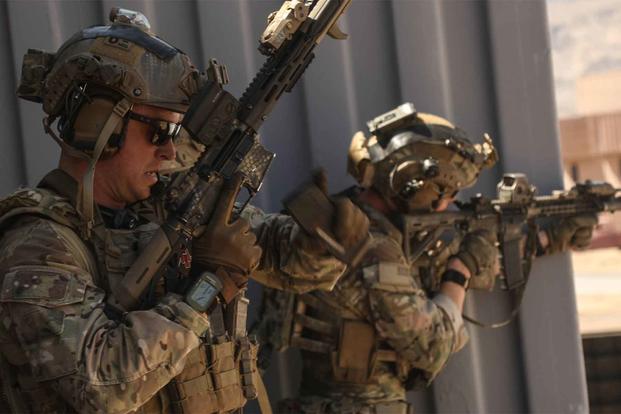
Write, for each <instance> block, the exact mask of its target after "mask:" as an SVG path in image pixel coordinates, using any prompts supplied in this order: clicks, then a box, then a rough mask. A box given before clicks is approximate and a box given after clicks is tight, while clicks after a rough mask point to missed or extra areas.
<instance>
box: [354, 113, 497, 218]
mask: <svg viewBox="0 0 621 414" xmlns="http://www.w3.org/2000/svg"><path fill="white" fill-rule="evenodd" d="M367 126H368V128H369V132H370V134H371V136H370V137H368V138H367V137H365V135H364V133H363V132H362V131H359V132H357V133H356V134H355V135H354V136H353V138H352V141H351V145H350V149H349V159H348V172H349V173H350V174H351V175H352V176H353V177H354V178H356V180H357V181H358V182H359V183H360V185H361V186H362V187H365V188H370V187H372V188H374V189H375V190H376V191H378V192H379V193H380V194H381V195H382V196H383V197H384V198H386V199H389V200H393V201H395V202H397V205H398V207H399V208H400V209H401V210H405V211H406V212H415V211H430V210H433V209H434V208H435V206H436V203H437V202H438V201H439V200H441V199H442V198H444V197H453V196H454V195H455V194H456V193H457V192H458V191H459V190H461V189H463V188H467V187H470V186H472V185H474V183H475V182H476V180H477V178H478V176H479V173H480V172H481V170H483V169H484V168H491V167H492V166H493V165H494V164H495V163H496V161H497V157H498V156H497V152H496V149H495V148H494V146H493V144H492V141H491V138H490V137H489V136H488V135H487V134H485V135H484V138H483V142H482V143H480V144H473V143H472V142H471V141H470V139H469V138H468V136H467V134H466V133H465V131H463V130H462V129H460V128H457V127H456V126H455V125H453V124H452V123H450V122H449V121H447V120H446V119H444V118H442V117H439V116H436V115H432V114H426V113H421V112H417V111H416V109H415V108H414V105H413V104H411V103H404V104H402V105H400V106H398V107H397V108H395V109H393V110H391V111H389V112H387V113H385V114H383V115H380V116H378V117H376V118H374V119H372V120H370V121H369V122H367Z"/></svg>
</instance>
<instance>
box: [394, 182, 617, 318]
mask: <svg viewBox="0 0 621 414" xmlns="http://www.w3.org/2000/svg"><path fill="white" fill-rule="evenodd" d="M535 193H536V188H535V187H534V186H532V185H530V184H529V182H528V179H527V177H526V176H525V175H524V174H505V175H504V176H503V178H502V180H501V181H500V183H499V184H498V199H496V200H490V199H488V198H485V197H483V196H481V195H477V196H476V197H473V198H472V199H471V200H470V201H469V202H465V203H456V204H457V206H458V207H459V210H458V211H443V212H434V213H428V214H420V215H415V216H414V215H408V216H404V217H403V225H404V230H405V234H406V235H408V236H406V246H405V248H406V251H408V252H410V251H411V253H410V260H412V261H414V260H416V259H417V258H418V257H420V255H421V254H422V253H423V252H425V251H426V250H427V249H428V248H429V247H430V246H431V244H432V243H433V242H435V241H436V240H437V239H438V237H440V235H441V234H442V233H443V232H444V231H445V230H447V229H448V228H457V229H460V230H462V231H463V232H465V233H467V232H470V231H473V230H476V229H487V230H490V231H492V232H494V233H496V235H497V237H498V242H499V249H500V252H501V256H502V260H501V266H502V273H503V280H504V288H505V289H507V290H509V291H512V292H514V293H516V295H517V296H518V306H519V301H520V300H521V295H522V293H523V290H524V287H525V285H526V282H527V280H528V274H529V272H530V267H531V266H530V265H531V261H532V258H533V256H534V254H535V252H536V240H537V239H536V237H537V233H538V228H539V226H538V223H537V219H545V218H562V217H569V216H574V215H578V214H589V213H592V214H595V213H601V212H611V213H612V212H615V211H617V210H620V209H621V190H619V189H615V188H614V187H612V185H610V184H608V183H605V182H592V181H587V182H586V183H583V184H577V185H576V186H575V187H573V188H572V189H571V190H569V191H559V192H554V193H553V194H552V195H547V196H535ZM414 234H417V235H418V236H419V241H418V242H416V243H415V245H414V246H412V247H411V246H410V244H411V243H412V240H411V238H412V237H411V235H414ZM516 311H517V307H516V308H515V309H514V310H513V314H512V316H513V315H515V313H516ZM468 320H470V321H471V322H474V323H477V324H479V325H483V324H481V323H478V322H477V321H473V320H471V318H468ZM508 321H510V319H509V320H507V321H505V322H508ZM504 324H505V323H504V322H503V323H500V324H492V325H490V326H492V327H498V326H503V325H504Z"/></svg>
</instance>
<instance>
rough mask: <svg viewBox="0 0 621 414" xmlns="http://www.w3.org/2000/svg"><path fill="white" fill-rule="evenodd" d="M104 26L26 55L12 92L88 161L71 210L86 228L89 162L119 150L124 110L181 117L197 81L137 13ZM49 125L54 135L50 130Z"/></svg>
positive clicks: (116, 12) (116, 14) (119, 12)
mask: <svg viewBox="0 0 621 414" xmlns="http://www.w3.org/2000/svg"><path fill="white" fill-rule="evenodd" d="M110 21H111V24H110V25H109V26H93V27H89V28H86V29H83V30H81V31H79V32H78V33H76V34H75V35H73V36H72V37H71V38H70V39H69V40H67V41H66V42H65V43H64V44H63V45H62V46H61V47H60V49H59V50H58V51H57V52H56V53H54V54H52V53H46V52H42V51H39V50H33V49H30V50H28V53H26V55H25V56H24V60H23V64H22V76H21V81H20V85H19V87H18V89H17V95H18V96H19V97H20V98H23V99H26V100H29V101H33V102H39V103H42V104H43V111H44V112H45V113H46V114H47V115H48V116H47V117H46V118H45V119H44V125H45V129H46V132H48V133H49V134H50V135H51V136H52V137H53V138H54V139H55V140H56V141H57V142H58V143H59V145H60V146H61V147H62V148H63V151H66V152H67V153H69V154H70V155H72V156H76V157H80V158H85V159H87V160H89V169H88V172H87V174H86V175H85V177H84V180H83V182H82V185H81V188H80V190H81V192H82V197H81V198H80V201H79V202H78V211H80V213H82V214H83V215H84V216H85V217H84V218H85V220H86V221H87V222H89V223H91V224H92V218H93V212H92V209H93V201H92V179H93V175H94V169H95V163H96V162H97V160H99V159H100V158H101V157H102V156H103V157H107V156H110V155H112V154H113V153H114V152H115V151H116V150H117V149H118V147H119V146H120V145H121V142H122V139H123V134H124V128H125V125H126V121H127V117H126V115H127V114H128V112H129V111H130V110H131V107H132V106H133V105H134V104H147V105H151V106H156V107H160V108H164V109H168V110H171V111H175V112H185V111H186V109H187V108H188V106H189V103H190V97H191V96H192V95H193V94H195V93H196V92H197V91H198V90H199V89H200V87H201V85H202V84H203V81H204V77H203V76H202V75H201V74H200V73H199V71H198V70H197V69H196V68H195V67H194V65H193V64H192V62H191V61H190V59H189V58H188V56H187V55H186V54H184V53H183V52H182V51H180V50H179V49H177V48H175V47H174V46H171V45H170V44H168V43H167V42H165V41H164V40H162V39H160V38H158V37H157V36H155V35H154V34H153V33H152V32H151V29H150V26H149V22H148V20H147V19H146V18H145V17H144V16H143V15H142V14H141V13H139V12H134V11H131V10H126V9H119V8H113V9H112V10H111V12H110ZM55 120H58V122H57V124H56V128H57V130H58V132H59V135H60V136H57V135H56V133H54V131H53V130H52V127H51V125H52V124H53V123H54V121H55ZM87 226H88V225H87ZM87 232H89V231H88V230H87Z"/></svg>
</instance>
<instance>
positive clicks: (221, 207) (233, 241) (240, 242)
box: [192, 174, 261, 287]
mask: <svg viewBox="0 0 621 414" xmlns="http://www.w3.org/2000/svg"><path fill="white" fill-rule="evenodd" d="M241 184H242V176H241V174H236V175H234V176H233V177H231V179H230V180H229V181H228V182H226V183H225V184H224V185H223V187H222V193H221V194H220V198H219V199H218V204H217V205H216V208H215V210H214V212H213V215H212V217H211V220H209V223H208V224H207V226H206V228H205V231H204V232H203V233H202V234H201V235H200V236H199V237H198V238H195V239H194V240H193V242H192V263H193V264H194V265H199V266H203V267H205V268H206V269H209V270H211V271H214V272H215V273H216V274H218V272H217V270H218V269H219V268H223V269H224V270H225V271H227V272H228V273H229V274H230V276H231V278H232V279H233V281H234V282H235V284H236V285H238V287H239V285H240V284H244V283H245V281H246V280H247V279H246V278H247V276H248V275H249V274H250V272H251V271H252V270H254V269H255V268H256V267H257V265H258V263H259V260H260V259H261V248H260V247H259V246H257V245H256V244H255V243H256V241H257V238H256V236H255V235H254V233H252V231H250V225H249V224H248V222H247V221H246V220H245V219H243V218H237V219H236V220H235V221H233V222H230V219H231V212H232V211H233V206H234V204H235V198H236V197H237V193H238V192H239V188H240V187H241Z"/></svg>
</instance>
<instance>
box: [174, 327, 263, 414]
mask: <svg viewBox="0 0 621 414" xmlns="http://www.w3.org/2000/svg"><path fill="white" fill-rule="evenodd" d="M223 339H224V338H223ZM257 351H258V345H257V343H256V341H253V340H250V339H249V338H248V337H243V338H241V339H238V340H236V341H224V342H221V343H215V344H209V345H207V344H204V345H201V347H199V348H198V349H197V350H195V351H194V352H192V353H191V354H190V355H189V356H188V359H187V362H186V366H185V369H184V370H183V372H182V373H181V374H180V375H178V376H177V377H175V379H174V380H173V381H171V382H170V383H169V384H168V385H167V386H166V387H167V391H168V395H169V398H170V405H171V410H172V412H174V413H222V412H228V411H231V410H234V409H238V408H241V407H243V406H244V405H245V404H246V401H247V400H249V399H254V398H257V390H256V386H255V384H254V378H253V376H254V375H256V372H257V365H256V361H257Z"/></svg>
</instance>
